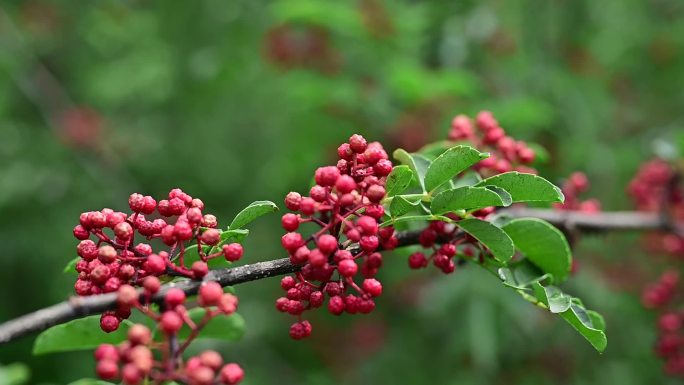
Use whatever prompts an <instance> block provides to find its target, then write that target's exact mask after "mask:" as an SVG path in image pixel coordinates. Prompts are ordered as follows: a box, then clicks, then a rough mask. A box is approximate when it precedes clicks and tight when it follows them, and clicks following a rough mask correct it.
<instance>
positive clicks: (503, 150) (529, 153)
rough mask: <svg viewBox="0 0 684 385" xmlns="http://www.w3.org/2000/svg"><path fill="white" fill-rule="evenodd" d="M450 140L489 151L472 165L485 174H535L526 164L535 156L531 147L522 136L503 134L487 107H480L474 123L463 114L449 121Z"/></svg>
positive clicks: (487, 175)
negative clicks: (518, 137) (520, 137)
mask: <svg viewBox="0 0 684 385" xmlns="http://www.w3.org/2000/svg"><path fill="white" fill-rule="evenodd" d="M449 140H453V141H465V142H467V143H468V144H471V145H472V146H474V147H475V148H477V149H478V150H480V151H488V152H489V153H490V156H489V158H487V159H483V160H481V161H480V162H479V163H477V164H476V165H475V166H474V168H475V169H476V170H477V171H478V172H479V173H480V174H482V176H484V177H489V176H492V175H496V174H501V173H504V172H509V171H520V172H525V173H531V174H536V173H537V170H535V169H534V168H531V167H529V165H530V164H532V163H533V162H534V160H535V157H536V154H535V152H534V150H533V149H531V148H530V147H528V146H527V144H526V143H525V142H523V141H521V140H517V141H516V140H515V139H513V138H512V137H510V136H508V135H506V131H504V129H503V128H501V126H500V125H499V122H498V121H497V120H496V119H495V118H494V115H492V113H491V112H489V111H480V112H479V113H478V114H477V117H476V118H475V124H473V121H472V120H471V119H470V118H469V117H468V116H466V115H458V116H456V117H455V118H454V119H453V120H452V121H451V130H450V131H449Z"/></svg>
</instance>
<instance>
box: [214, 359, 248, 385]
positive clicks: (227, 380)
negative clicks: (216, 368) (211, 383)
mask: <svg viewBox="0 0 684 385" xmlns="http://www.w3.org/2000/svg"><path fill="white" fill-rule="evenodd" d="M219 377H220V378H221V383H222V384H224V385H236V384H238V383H239V382H240V381H242V379H243V378H244V377H245V373H244V372H243V371H242V368H241V367H240V365H238V364H228V365H225V366H224V367H223V368H221V374H220V375H219Z"/></svg>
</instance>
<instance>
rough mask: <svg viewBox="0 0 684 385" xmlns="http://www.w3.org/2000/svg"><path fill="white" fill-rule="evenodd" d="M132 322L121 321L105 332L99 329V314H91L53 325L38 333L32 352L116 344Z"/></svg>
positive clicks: (122, 339)
mask: <svg viewBox="0 0 684 385" xmlns="http://www.w3.org/2000/svg"><path fill="white" fill-rule="evenodd" d="M132 324H133V323H132V322H131V321H128V320H124V321H122V322H121V326H119V329H117V330H115V331H113V332H111V333H105V332H103V331H102V329H100V316H99V315H93V316H89V317H85V318H80V319H76V320H73V321H69V322H67V323H64V324H61V325H57V326H53V327H51V328H50V329H47V330H45V331H44V332H42V333H40V334H39V335H38V337H37V338H36V341H35V342H34V344H33V354H35V355H38V354H45V353H54V352H68V351H72V350H84V349H94V348H96V347H98V346H99V345H100V344H118V343H120V342H123V341H125V340H126V333H127V332H128V328H129V326H130V325H132Z"/></svg>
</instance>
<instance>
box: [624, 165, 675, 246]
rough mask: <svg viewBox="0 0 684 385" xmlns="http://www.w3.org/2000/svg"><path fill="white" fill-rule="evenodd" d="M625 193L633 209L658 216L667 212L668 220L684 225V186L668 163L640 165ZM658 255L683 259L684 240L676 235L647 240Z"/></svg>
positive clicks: (655, 236)
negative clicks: (664, 211) (629, 198)
mask: <svg viewBox="0 0 684 385" xmlns="http://www.w3.org/2000/svg"><path fill="white" fill-rule="evenodd" d="M628 192H629V194H630V195H631V196H632V199H633V200H634V204H635V205H636V207H637V209H639V210H642V211H651V212H662V211H663V210H667V213H668V215H669V216H670V218H671V220H673V221H676V222H683V221H684V186H682V184H681V183H680V180H679V178H678V174H677V171H676V170H675V169H674V167H673V166H672V165H671V164H669V163H668V162H666V161H664V160H661V159H654V160H651V161H649V162H647V163H645V164H643V165H642V166H641V167H640V168H639V170H638V171H637V174H636V175H635V176H634V178H633V179H632V180H631V182H630V183H629V187H628ZM649 240H650V241H651V242H650V243H649V244H650V245H653V244H657V245H658V246H659V247H658V249H659V251H664V252H666V253H668V254H670V255H674V256H678V257H684V237H681V236H678V235H676V234H671V233H668V234H657V235H652V236H651V237H650V239H649Z"/></svg>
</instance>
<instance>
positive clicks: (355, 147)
mask: <svg viewBox="0 0 684 385" xmlns="http://www.w3.org/2000/svg"><path fill="white" fill-rule="evenodd" d="M349 148H351V150H352V151H354V152H355V153H357V154H362V153H363V152H365V151H366V149H367V148H368V142H366V138H364V137H363V136H361V135H358V134H354V135H352V136H351V137H350V138H349Z"/></svg>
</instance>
